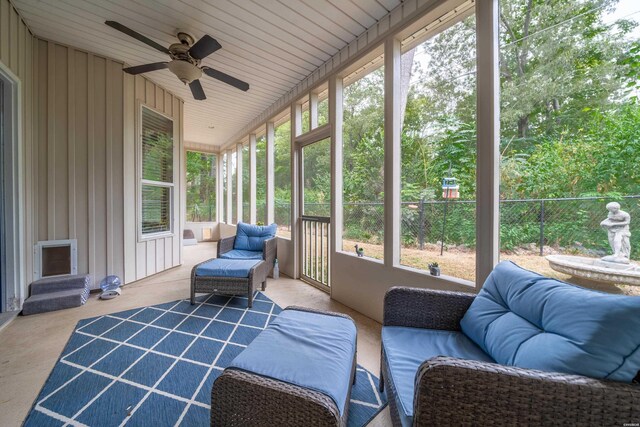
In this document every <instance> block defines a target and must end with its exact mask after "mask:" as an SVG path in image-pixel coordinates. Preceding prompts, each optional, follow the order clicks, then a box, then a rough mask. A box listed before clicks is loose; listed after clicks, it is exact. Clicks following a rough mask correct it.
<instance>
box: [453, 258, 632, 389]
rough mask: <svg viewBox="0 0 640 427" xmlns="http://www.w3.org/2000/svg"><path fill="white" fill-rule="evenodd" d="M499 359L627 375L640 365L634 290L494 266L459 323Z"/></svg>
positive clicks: (614, 377) (610, 375)
mask: <svg viewBox="0 0 640 427" xmlns="http://www.w3.org/2000/svg"><path fill="white" fill-rule="evenodd" d="M460 326H461V327H462V331H463V332H464V333H465V334H466V335H467V336H468V337H469V338H470V339H471V340H472V341H474V342H475V343H476V344H478V345H479V346H480V347H481V348H482V349H483V350H484V351H485V352H486V353H488V354H489V355H490V356H491V357H493V358H494V359H495V361H496V362H498V363H500V364H503V365H512V366H518V367H521V368H530V369H539V370H543V371H554V372H564V373H569V374H578V375H585V376H588V377H592V378H599V379H610V380H615V381H624V382H631V381H632V380H633V379H634V377H635V376H636V375H637V373H638V371H639V370H640V297H632V296H624V295H612V294H606V293H602V292H597V291H593V290H590V289H584V288H581V287H578V286H574V285H571V284H568V283H565V282H561V281H559V280H555V279H550V278H548V277H544V276H541V275H539V274H537V273H533V272H531V271H528V270H524V269H522V268H520V267H518V266H517V265H515V264H513V263H512V262H509V261H505V262H502V263H500V264H498V265H497V266H496V268H495V269H494V270H493V272H492V273H491V274H490V275H489V277H488V278H487V280H486V282H485V283H484V286H483V287H482V290H481V291H480V293H479V294H478V296H477V297H476V298H475V300H474V302H473V303H472V304H471V307H469V310H468V311H467V313H466V314H465V316H464V318H463V319H462V321H461V322H460Z"/></svg>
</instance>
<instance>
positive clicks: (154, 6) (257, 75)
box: [12, 0, 401, 145]
mask: <svg viewBox="0 0 640 427" xmlns="http://www.w3.org/2000/svg"><path fill="white" fill-rule="evenodd" d="M12 1H13V3H14V5H15V6H16V8H17V9H18V10H19V12H20V13H21V14H22V16H23V17H24V19H25V21H26V22H27V24H28V25H29V27H30V28H31V30H32V31H33V32H34V33H35V35H37V36H39V37H41V38H44V39H49V40H53V41H56V42H59V43H64V44H67V45H70V46H73V47H77V48H80V49H84V50H88V51H90V52H94V53H97V54H101V55H105V56H108V57H110V58H113V59H117V60H120V61H123V62H124V63H126V64H127V65H141V64H146V63H152V62H160V61H167V60H168V59H169V58H168V56H167V55H164V54H163V53H161V52H159V51H156V50H154V49H153V48H151V47H149V46H147V45H145V44H143V43H141V42H139V41H137V40H135V39H133V38H130V37H128V36H126V35H125V34H122V33H120V32H118V31H116V30H114V29H112V28H110V27H108V26H106V25H104V21H105V20H113V21H118V22H120V23H121V24H123V25H125V26H127V27H129V28H131V29H133V30H135V31H137V32H139V33H142V34H144V35H145V36H147V37H149V38H151V39H152V40H154V41H157V42H158V43H160V44H162V45H164V46H167V47H168V46H169V45H170V44H172V43H177V39H176V37H175V34H176V32H177V30H178V29H180V30H181V31H185V32H188V33H190V34H191V35H193V36H194V37H195V38H196V39H199V38H200V37H201V36H202V35H203V34H209V35H211V36H212V37H214V38H215V39H217V40H218V42H220V44H221V45H222V49H221V50H219V51H217V52H215V53H213V54H212V55H210V56H209V57H208V58H206V59H205V60H204V61H203V62H202V64H203V65H208V66H211V67H213V68H216V69H218V70H220V71H223V72H225V73H227V74H231V75H232V76H235V77H237V78H239V79H241V80H244V81H246V82H247V83H249V84H250V85H251V89H250V90H249V91H248V92H242V91H240V90H237V89H235V88H233V87H231V86H228V85H225V84H224V83H221V82H218V81H217V80H214V79H211V78H209V77H207V76H203V77H202V78H201V80H200V81H201V82H202V86H203V87H204V90H205V93H206V95H207V100H205V101H196V100H194V99H193V97H192V95H191V92H190V90H189V88H188V87H187V86H185V85H183V84H182V83H181V82H180V81H179V80H178V79H177V78H176V77H175V76H174V75H173V74H172V73H171V72H170V71H169V70H160V71H153V72H150V73H147V74H145V76H146V77H148V78H150V79H152V80H153V81H155V82H156V83H158V84H160V85H162V86H164V87H165V88H167V89H169V90H171V91H172V92H173V93H175V94H176V95H178V96H180V97H182V98H183V99H184V100H185V120H184V125H185V126H184V137H185V140H186V141H190V142H197V143H203V144H211V145H221V144H223V143H224V142H226V141H227V140H228V138H230V137H232V136H233V134H234V133H236V132H237V131H239V130H240V129H242V127H243V126H244V125H246V124H247V123H248V122H250V121H251V120H252V119H253V118H254V117H256V116H257V115H258V114H260V113H261V112H262V111H263V110H264V109H266V108H267V107H269V106H270V105H271V104H273V102H275V101H276V100H277V99H279V98H280V97H281V96H282V95H284V94H285V93H287V92H288V91H289V90H290V89H292V88H293V87H294V86H295V85H296V84H297V83H298V82H300V81H301V80H302V79H304V78H305V77H306V76H308V75H309V74H311V73H312V72H313V71H314V70H315V69H316V68H317V67H319V66H320V65H321V64H322V63H324V62H325V61H327V60H328V59H329V58H331V57H332V56H333V55H334V54H335V53H336V52H338V51H339V50H340V49H341V48H343V47H344V46H346V45H347V44H348V43H350V42H351V41H353V40H354V39H355V38H356V37H357V36H358V35H360V34H361V33H363V32H364V31H365V30H366V29H367V28H369V27H370V26H372V25H374V24H375V23H376V21H377V20H379V19H380V18H382V17H383V16H384V15H386V14H387V13H388V12H389V11H390V10H391V9H393V8H395V7H396V6H398V5H399V4H400V3H401V0H134V1H132V0H12Z"/></svg>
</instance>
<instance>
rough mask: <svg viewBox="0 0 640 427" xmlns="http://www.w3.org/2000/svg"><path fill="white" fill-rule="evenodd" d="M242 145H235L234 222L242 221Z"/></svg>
mask: <svg viewBox="0 0 640 427" xmlns="http://www.w3.org/2000/svg"><path fill="white" fill-rule="evenodd" d="M242 155H243V152H242V143H238V144H236V214H237V215H238V220H237V221H236V222H241V221H242V210H243V205H242V199H243V198H244V197H243V196H244V194H243V191H242Z"/></svg>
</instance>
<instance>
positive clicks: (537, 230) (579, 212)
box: [275, 195, 640, 259]
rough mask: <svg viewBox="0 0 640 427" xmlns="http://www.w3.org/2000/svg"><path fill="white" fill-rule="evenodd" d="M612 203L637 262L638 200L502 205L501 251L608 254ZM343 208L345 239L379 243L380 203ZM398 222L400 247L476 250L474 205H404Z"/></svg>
mask: <svg viewBox="0 0 640 427" xmlns="http://www.w3.org/2000/svg"><path fill="white" fill-rule="evenodd" d="M612 201H617V202H619V203H620V205H621V206H622V210H624V211H626V212H628V213H629V214H630V215H631V219H632V221H631V227H630V228H631V249H632V257H633V258H635V259H638V258H640V227H638V226H637V224H638V221H640V195H632V196H623V197H619V198H601V197H580V198H577V197H576V198H553V199H517V200H501V201H500V247H501V251H503V252H517V253H521V254H532V255H533V254H535V255H543V254H546V253H553V252H562V253H575V254H584V255H591V256H603V255H606V254H608V253H609V252H610V248H609V242H608V240H607V233H606V232H605V231H604V230H603V229H602V228H601V227H600V222H601V221H602V220H603V219H605V218H606V216H607V213H608V212H607V209H606V207H605V206H606V204H607V203H609V202H612ZM343 209H344V210H343V226H344V232H343V233H344V234H343V237H344V238H345V239H348V240H354V241H361V242H365V243H371V244H382V242H383V238H384V234H383V233H384V205H383V203H381V202H366V203H365V202H363V203H345V204H344V206H343ZM445 210H446V215H445ZM290 212H291V211H290V206H289V204H288V203H284V202H276V204H275V217H276V223H277V224H278V227H280V228H283V229H287V230H290V229H291V215H290ZM304 212H305V214H307V215H315V216H330V213H331V207H330V204H329V203H306V204H305V207H304ZM401 217H402V225H401V236H402V245H403V246H404V247H414V248H418V249H424V248H425V246H426V245H428V244H440V243H441V242H443V241H444V244H445V248H451V247H460V248H473V247H475V239H476V202H475V200H451V201H448V202H446V201H443V200H421V201H415V202H402V204H401ZM445 217H446V220H445ZM634 218H635V219H636V220H635V221H634Z"/></svg>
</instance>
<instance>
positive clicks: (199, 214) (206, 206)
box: [187, 151, 216, 222]
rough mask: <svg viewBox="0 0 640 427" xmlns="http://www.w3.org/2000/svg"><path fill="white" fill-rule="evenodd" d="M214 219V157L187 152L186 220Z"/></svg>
mask: <svg viewBox="0 0 640 427" xmlns="http://www.w3.org/2000/svg"><path fill="white" fill-rule="evenodd" d="M215 219H216V156H215V155H214V154H204V153H198V152H195V151H187V220H188V221H196V222H198V221H215Z"/></svg>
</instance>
